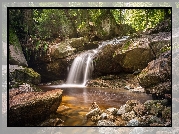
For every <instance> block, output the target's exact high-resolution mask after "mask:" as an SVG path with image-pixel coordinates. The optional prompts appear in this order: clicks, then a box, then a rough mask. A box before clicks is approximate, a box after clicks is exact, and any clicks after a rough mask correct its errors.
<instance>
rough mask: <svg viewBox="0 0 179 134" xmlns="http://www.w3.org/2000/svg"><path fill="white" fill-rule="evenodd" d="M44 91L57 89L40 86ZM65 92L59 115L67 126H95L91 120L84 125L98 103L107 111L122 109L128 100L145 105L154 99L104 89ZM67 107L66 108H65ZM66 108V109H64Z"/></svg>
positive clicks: (68, 89) (70, 89)
mask: <svg viewBox="0 0 179 134" xmlns="http://www.w3.org/2000/svg"><path fill="white" fill-rule="evenodd" d="M40 87H41V88H42V89H43V91H48V90H53V89H56V88H55V86H40ZM61 89H62V90H63V97H62V102H61V104H60V106H59V108H58V110H57V111H58V113H60V114H61V115H62V116H61V117H60V118H61V119H62V120H63V121H64V125H65V126H94V125H95V124H94V123H93V122H91V121H90V120H89V121H88V122H86V123H85V124H83V122H84V119H85V115H86V114H87V113H88V112H89V107H90V106H91V104H92V103H93V102H96V103H97V104H98V106H99V107H100V109H102V110H105V109H107V108H110V107H115V108H120V106H121V105H124V104H125V103H126V101H128V100H139V101H140V102H141V103H144V102H145V101H146V100H150V99H152V98H151V96H149V95H147V94H144V93H131V92H129V91H127V90H122V89H121V90H114V89H103V88H89V87H86V88H79V87H78V88H77V87H76V88H75V87H73V88H72V87H69V88H67V87H66V88H61ZM65 107H66V108H65ZM64 108H65V109H64Z"/></svg>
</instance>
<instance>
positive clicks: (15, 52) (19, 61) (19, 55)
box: [9, 45, 28, 67]
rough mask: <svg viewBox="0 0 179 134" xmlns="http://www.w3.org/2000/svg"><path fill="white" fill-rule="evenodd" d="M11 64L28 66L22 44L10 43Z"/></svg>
mask: <svg viewBox="0 0 179 134" xmlns="http://www.w3.org/2000/svg"><path fill="white" fill-rule="evenodd" d="M9 64H11V65H19V66H24V67H27V66H28V64H27V61H26V59H25V56H24V54H23V51H22V48H21V46H20V45H18V46H16V45H9Z"/></svg>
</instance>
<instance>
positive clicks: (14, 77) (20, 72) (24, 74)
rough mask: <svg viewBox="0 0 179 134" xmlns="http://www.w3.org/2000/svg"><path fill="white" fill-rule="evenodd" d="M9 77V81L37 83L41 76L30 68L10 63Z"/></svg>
mask: <svg viewBox="0 0 179 134" xmlns="http://www.w3.org/2000/svg"><path fill="white" fill-rule="evenodd" d="M9 71H10V74H9V79H10V82H11V81H14V82H20V83H31V84H39V83H40V82H41V76H40V74H39V73H37V72H35V71H34V70H33V69H32V68H27V67H22V66H17V65H10V66H9Z"/></svg>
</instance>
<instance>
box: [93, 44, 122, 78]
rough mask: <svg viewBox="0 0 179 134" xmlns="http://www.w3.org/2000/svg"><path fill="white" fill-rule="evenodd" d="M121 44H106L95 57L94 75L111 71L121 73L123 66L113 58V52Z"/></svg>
mask: <svg viewBox="0 0 179 134" xmlns="http://www.w3.org/2000/svg"><path fill="white" fill-rule="evenodd" d="M118 47H119V45H112V44H107V45H106V46H104V47H103V48H102V49H101V50H100V51H99V52H98V54H97V55H95V58H94V59H93V62H94V72H95V74H94V73H93V75H94V76H100V75H105V74H111V73H119V72H121V71H122V68H121V66H120V65H119V64H117V63H116V62H115V61H114V59H113V54H114V52H115V50H116V49H117V48H118Z"/></svg>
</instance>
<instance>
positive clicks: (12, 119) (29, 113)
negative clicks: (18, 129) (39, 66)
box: [9, 89, 62, 126]
mask: <svg viewBox="0 0 179 134" xmlns="http://www.w3.org/2000/svg"><path fill="white" fill-rule="evenodd" d="M9 92H10V94H11V90H10V91H9ZM13 92H16V91H13ZM17 92H18V91H17ZM61 100H62V90H60V89H56V90H52V91H47V92H27V93H24V92H23V93H19V94H17V93H16V95H12V96H11V97H10V98H9V126H25V125H26V124H31V125H33V126H35V125H36V124H37V123H39V122H41V121H43V120H45V119H47V118H48V117H49V116H50V114H52V113H55V112H56V110H57V108H58V106H59V105H60V103H61Z"/></svg>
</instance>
